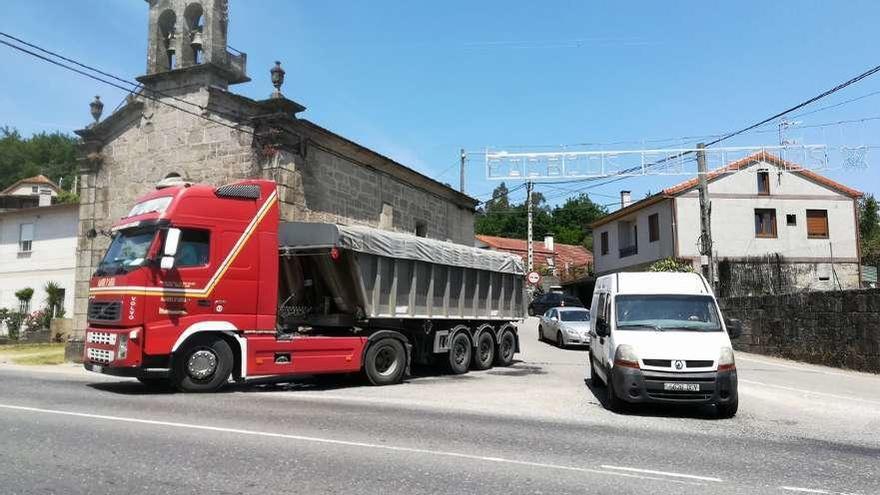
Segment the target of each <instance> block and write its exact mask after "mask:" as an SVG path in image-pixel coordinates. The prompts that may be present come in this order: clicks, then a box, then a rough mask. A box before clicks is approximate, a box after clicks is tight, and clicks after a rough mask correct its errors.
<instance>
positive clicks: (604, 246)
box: [601, 232, 608, 255]
mask: <svg viewBox="0 0 880 495" xmlns="http://www.w3.org/2000/svg"><path fill="white" fill-rule="evenodd" d="M601 239H602V242H601V244H602V251H601V252H602V254H603V255H606V254H608V232H602V236H601Z"/></svg>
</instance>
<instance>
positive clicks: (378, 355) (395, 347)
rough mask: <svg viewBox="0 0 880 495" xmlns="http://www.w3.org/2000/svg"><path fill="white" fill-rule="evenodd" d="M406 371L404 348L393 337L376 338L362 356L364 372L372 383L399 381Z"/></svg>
mask: <svg viewBox="0 0 880 495" xmlns="http://www.w3.org/2000/svg"><path fill="white" fill-rule="evenodd" d="M405 371H406V349H404V348H403V344H402V343H401V342H400V341H399V340H397V339H393V338H384V339H380V340H377V341H376V342H375V343H373V345H371V346H370V348H369V349H367V354H366V355H365V356H364V374H366V375H367V379H368V380H370V383H372V384H373V385H392V384H395V383H400V380H401V379H402V378H403V373H404V372H405Z"/></svg>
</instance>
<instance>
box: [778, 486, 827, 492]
mask: <svg viewBox="0 0 880 495" xmlns="http://www.w3.org/2000/svg"><path fill="white" fill-rule="evenodd" d="M779 488H782V489H783V490H788V491H790V492H800V493H825V494H830V493H831V492H829V491H827V490H817V489H815V488H799V487H796V486H780V487H779Z"/></svg>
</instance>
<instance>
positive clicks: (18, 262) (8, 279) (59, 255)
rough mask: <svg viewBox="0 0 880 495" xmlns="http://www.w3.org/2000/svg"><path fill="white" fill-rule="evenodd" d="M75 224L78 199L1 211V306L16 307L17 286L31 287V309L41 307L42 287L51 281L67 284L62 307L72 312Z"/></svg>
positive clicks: (42, 303)
mask: <svg viewBox="0 0 880 495" xmlns="http://www.w3.org/2000/svg"><path fill="white" fill-rule="evenodd" d="M78 224H79V205H76V204H60V205H53V206H45V207H36V208H25V209H21V210H11V211H5V212H2V213H0V308H7V309H10V310H18V304H19V303H18V299H17V298H16V297H15V292H17V291H18V290H21V289H23V288H26V287H30V288H32V289H34V295H33V298H32V299H31V302H30V310H31V311H33V310H36V309H40V308H42V307H43V306H45V302H46V293H45V291H44V290H43V287H44V286H45V285H46V283H47V282H54V283H56V284H58V285H60V286H61V287H62V288H63V289H65V296H64V309H65V311H66V312H67V314H68V315H73V300H74V297H73V296H74V281H75V279H76V276H75V275H76V274H75V271H76V243H77V226H78ZM0 330H2V329H0Z"/></svg>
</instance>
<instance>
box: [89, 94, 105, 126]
mask: <svg viewBox="0 0 880 495" xmlns="http://www.w3.org/2000/svg"><path fill="white" fill-rule="evenodd" d="M89 108H90V109H91V111H92V118H93V119H95V122H94V123H93V124H92V125H97V124H98V121H99V120H101V114H102V113H104V102H102V101H101V97H100V96H98V95H95V99H94V100H93V101H92V102H91V103H89Z"/></svg>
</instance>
